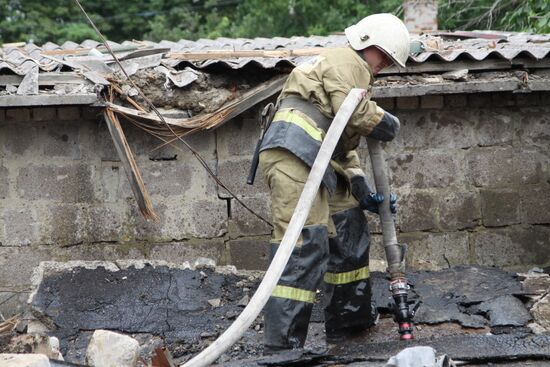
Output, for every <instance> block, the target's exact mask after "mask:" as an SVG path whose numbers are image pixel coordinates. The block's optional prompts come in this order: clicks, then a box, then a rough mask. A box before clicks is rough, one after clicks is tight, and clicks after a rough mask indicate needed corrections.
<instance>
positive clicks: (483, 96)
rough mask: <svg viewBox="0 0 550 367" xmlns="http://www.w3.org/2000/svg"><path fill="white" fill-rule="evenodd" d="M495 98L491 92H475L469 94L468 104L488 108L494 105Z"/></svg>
mask: <svg viewBox="0 0 550 367" xmlns="http://www.w3.org/2000/svg"><path fill="white" fill-rule="evenodd" d="M492 101H493V98H492V96H491V93H474V94H469V95H468V106H470V107H471V108H472V107H481V108H485V109H486V108H488V107H491V106H492Z"/></svg>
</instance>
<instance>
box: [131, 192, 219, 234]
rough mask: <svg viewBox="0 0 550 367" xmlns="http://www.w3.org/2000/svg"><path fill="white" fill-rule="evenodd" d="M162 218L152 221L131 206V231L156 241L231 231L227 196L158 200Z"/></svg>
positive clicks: (156, 208)
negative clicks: (207, 198)
mask: <svg viewBox="0 0 550 367" xmlns="http://www.w3.org/2000/svg"><path fill="white" fill-rule="evenodd" d="M154 208H155V212H156V213H157V215H158V216H159V222H158V223H155V222H149V221H146V220H145V219H143V217H142V216H141V214H140V213H139V212H138V209H137V205H132V206H131V214H130V218H131V221H130V222H131V228H132V229H133V233H132V234H131V235H132V236H133V238H134V239H136V240H141V241H152V242H171V241H182V240H184V239H188V238H215V237H221V236H223V235H224V234H225V233H226V232H227V220H228V215H227V203H226V201H225V200H217V199H214V200H213V201H207V200H197V201H190V202H189V201H188V202H185V201H184V200H183V199H178V200H176V199H172V200H170V201H164V202H163V201H159V202H155V203H154Z"/></svg>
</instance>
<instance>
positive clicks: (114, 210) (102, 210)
mask: <svg viewBox="0 0 550 367" xmlns="http://www.w3.org/2000/svg"><path fill="white" fill-rule="evenodd" d="M128 211H129V209H128V208H127V207H126V206H119V205H96V206H93V207H90V208H89V209H88V210H87V212H86V219H87V227H88V235H87V240H88V242H126V241H128V240H129V238H130V233H131V228H130V219H129V218H128V214H129V213H128Z"/></svg>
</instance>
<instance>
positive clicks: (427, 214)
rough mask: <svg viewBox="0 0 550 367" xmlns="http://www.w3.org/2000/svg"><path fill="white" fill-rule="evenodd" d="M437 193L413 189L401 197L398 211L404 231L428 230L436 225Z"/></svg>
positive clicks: (399, 220) (401, 227)
mask: <svg viewBox="0 0 550 367" xmlns="http://www.w3.org/2000/svg"><path fill="white" fill-rule="evenodd" d="M434 207H435V194H434V193H433V192H429V191H413V192H411V193H409V194H405V195H403V196H401V197H400V198H399V209H398V211H397V216H398V218H399V219H398V222H399V226H400V229H401V231H402V232H414V231H426V230H430V229H434V228H435V227H436V225H437V224H436V216H435V211H434Z"/></svg>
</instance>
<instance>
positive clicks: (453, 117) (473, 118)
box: [425, 109, 479, 149]
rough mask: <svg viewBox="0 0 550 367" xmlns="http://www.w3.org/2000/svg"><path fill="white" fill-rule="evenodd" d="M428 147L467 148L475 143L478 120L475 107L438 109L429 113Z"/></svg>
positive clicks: (477, 112)
mask: <svg viewBox="0 0 550 367" xmlns="http://www.w3.org/2000/svg"><path fill="white" fill-rule="evenodd" d="M429 116H430V123H429V124H428V126H426V127H425V128H426V129H429V131H430V135H429V136H430V139H429V142H428V146H429V147H430V148H436V149H437V148H446V149H448V148H468V147H471V146H474V145H476V143H477V139H476V136H477V133H478V132H477V131H476V129H475V125H476V123H477V121H478V120H479V111H478V110H476V109H461V110H449V109H444V110H439V111H433V112H432V113H430V114H429Z"/></svg>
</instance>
